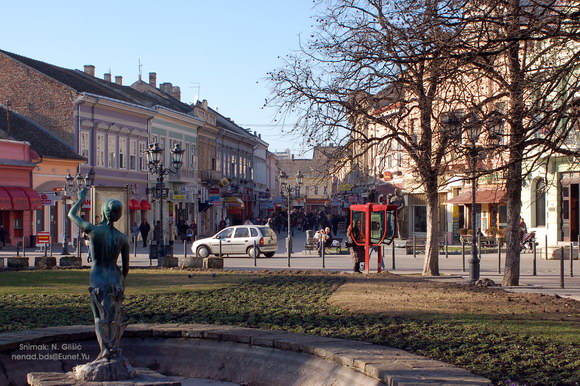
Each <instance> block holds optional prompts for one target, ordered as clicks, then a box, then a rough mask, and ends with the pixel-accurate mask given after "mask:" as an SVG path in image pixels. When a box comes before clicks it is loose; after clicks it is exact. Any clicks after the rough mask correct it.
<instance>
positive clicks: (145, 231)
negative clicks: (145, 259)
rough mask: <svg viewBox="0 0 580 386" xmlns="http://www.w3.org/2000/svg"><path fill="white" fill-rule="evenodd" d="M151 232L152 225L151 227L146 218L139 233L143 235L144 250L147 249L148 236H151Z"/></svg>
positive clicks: (140, 226)
mask: <svg viewBox="0 0 580 386" xmlns="http://www.w3.org/2000/svg"><path fill="white" fill-rule="evenodd" d="M149 231H151V225H149V223H148V222H147V219H146V218H144V219H143V220H142V221H141V225H139V232H140V233H141V238H142V239H143V248H147V236H148V235H149Z"/></svg>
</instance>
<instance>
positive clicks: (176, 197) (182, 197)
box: [173, 194, 185, 200]
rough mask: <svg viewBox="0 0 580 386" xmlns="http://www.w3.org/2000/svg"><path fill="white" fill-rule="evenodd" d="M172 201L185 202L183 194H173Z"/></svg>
mask: <svg viewBox="0 0 580 386" xmlns="http://www.w3.org/2000/svg"><path fill="white" fill-rule="evenodd" d="M173 199H174V200H185V194H174V195H173Z"/></svg>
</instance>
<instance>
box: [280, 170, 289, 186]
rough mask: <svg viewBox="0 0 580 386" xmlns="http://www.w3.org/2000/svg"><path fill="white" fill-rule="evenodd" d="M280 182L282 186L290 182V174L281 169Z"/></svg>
mask: <svg viewBox="0 0 580 386" xmlns="http://www.w3.org/2000/svg"><path fill="white" fill-rule="evenodd" d="M280 183H281V184H282V186H286V185H287V184H288V175H287V174H286V173H285V172H284V170H280Z"/></svg>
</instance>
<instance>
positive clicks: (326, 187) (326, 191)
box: [322, 186, 328, 196]
mask: <svg viewBox="0 0 580 386" xmlns="http://www.w3.org/2000/svg"><path fill="white" fill-rule="evenodd" d="M322 194H324V195H325V196H328V186H325V187H324V193H322Z"/></svg>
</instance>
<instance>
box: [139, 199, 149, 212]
mask: <svg viewBox="0 0 580 386" xmlns="http://www.w3.org/2000/svg"><path fill="white" fill-rule="evenodd" d="M140 207H141V210H151V203H149V201H147V200H145V199H143V200H141V205H140Z"/></svg>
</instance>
